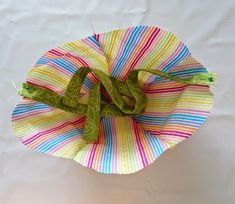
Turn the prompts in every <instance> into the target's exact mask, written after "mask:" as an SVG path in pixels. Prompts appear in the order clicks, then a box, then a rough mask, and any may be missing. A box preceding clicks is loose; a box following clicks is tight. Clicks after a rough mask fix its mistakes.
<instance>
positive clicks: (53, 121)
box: [12, 26, 215, 174]
mask: <svg viewBox="0 0 235 204" xmlns="http://www.w3.org/2000/svg"><path fill="white" fill-rule="evenodd" d="M214 81H215V74H213V73H208V71H207V69H206V68H205V67H204V66H203V65H202V64H200V63H199V62H198V61H197V60H196V59H194V58H193V56H192V55H191V53H190V52H189V50H188V48H187V47H186V46H185V45H184V44H183V43H182V42H181V41H180V40H179V39H177V38H176V36H175V35H174V34H172V33H170V32H167V31H164V30H162V29H161V28H158V27H151V26H137V27H130V28H127V29H119V30H113V31H110V32H106V33H101V34H94V35H92V36H90V37H87V38H84V39H82V40H78V41H73V42H69V43H66V44H64V45H62V46H60V47H57V48H54V49H51V50H49V51H48V52H46V53H45V54H43V56H42V57H41V58H40V59H39V60H38V61H37V62H36V64H35V65H34V66H33V68H32V69H31V71H30V72H29V73H28V75H27V78H26V82H25V83H23V86H22V89H21V90H20V91H19V94H20V95H21V96H23V97H22V98H21V99H20V101H19V103H18V104H17V105H16V107H15V109H14V111H13V114H12V124H13V130H14V132H15V134H16V136H17V137H19V139H20V140H21V142H22V143H23V144H24V145H26V146H28V147H29V148H31V149H33V150H35V151H38V152H43V153H46V154H49V155H53V156H58V157H64V158H69V159H73V160H74V161H76V162H78V163H80V164H82V165H83V166H85V167H88V168H91V169H94V170H96V171H98V172H101V173H108V174H129V173H134V172H136V171H139V170H141V169H143V168H144V167H146V166H148V165H150V164H152V163H153V162H154V161H155V160H156V159H157V158H158V157H159V156H160V155H161V154H162V153H163V152H165V151H166V150H167V149H169V148H172V147H174V146H175V145H176V144H178V143H180V142H182V141H183V140H185V139H187V138H189V137H190V136H191V135H192V134H193V133H194V132H195V131H196V130H197V129H198V128H199V127H200V126H201V125H202V124H203V123H204V122H205V120H206V118H207V117H208V114H209V112H210V110H211V108H212V106H213V96H212V93H211V92H210V85H212V84H213V83H214Z"/></svg>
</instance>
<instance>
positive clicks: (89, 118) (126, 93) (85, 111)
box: [19, 67, 216, 142]
mask: <svg viewBox="0 0 235 204" xmlns="http://www.w3.org/2000/svg"><path fill="white" fill-rule="evenodd" d="M141 71H142V72H148V73H151V74H154V75H159V76H161V77H163V78H166V79H169V80H172V81H176V82H179V83H183V84H197V85H212V84H214V82H215V78H216V76H215V74H214V73H207V72H205V73H204V72H203V73H199V74H196V75H194V76H192V77H189V78H186V79H181V78H178V77H173V76H171V75H170V74H168V73H165V72H163V71H160V70H145V69H138V70H133V71H130V72H129V74H128V76H127V80H126V81H120V80H118V79H116V78H114V77H110V76H108V75H107V74H105V73H104V72H102V71H100V70H97V69H93V68H89V67H81V68H79V69H78V70H77V71H76V72H75V74H74V75H73V77H72V78H71V80H70V82H69V84H68V86H67V88H66V91H65V94H64V95H63V96H62V95H59V94H57V93H55V92H53V91H50V90H48V89H45V88H40V87H38V86H34V85H31V84H28V83H23V86H22V89H21V90H20V91H19V95H21V96H24V97H27V98H30V99H32V100H35V101H39V102H42V103H45V104H48V105H50V106H53V107H56V108H59V109H62V110H64V111H68V112H71V113H77V114H80V115H85V116H86V121H85V127H84V132H83V138H84V139H85V140H87V141H88V142H91V141H97V139H98V133H99V124H100V117H102V116H132V115H138V114H140V113H142V112H143V111H144V108H145V106H146V103H147V99H146V97H145V95H144V94H143V92H142V90H141V88H140V85H139V82H138V73H139V72H141ZM89 72H93V73H94V74H95V75H96V76H97V77H98V79H99V82H98V83H97V84H95V85H94V86H93V87H92V88H91V90H90V93H89V98H88V104H81V103H79V102H78V99H79V94H80V90H81V87H82V83H83V81H84V79H85V77H86V76H87V74H88V73H89ZM101 84H102V85H103V86H104V88H105V89H106V91H107V92H108V94H109V96H110V98H111V99H112V102H111V103H106V104H101V93H100V86H101Z"/></svg>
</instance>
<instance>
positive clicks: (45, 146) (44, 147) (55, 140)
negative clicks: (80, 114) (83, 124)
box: [35, 128, 82, 153]
mask: <svg viewBox="0 0 235 204" xmlns="http://www.w3.org/2000/svg"><path fill="white" fill-rule="evenodd" d="M81 133H82V130H81V129H77V128H76V129H72V130H69V131H67V132H64V133H63V134H59V135H57V136H55V137H52V138H50V139H48V140H46V141H44V142H43V143H41V144H40V145H38V146H37V147H36V148H35V150H37V151H40V152H45V153H46V152H48V151H49V150H50V149H52V148H53V147H55V146H56V145H58V144H60V143H62V142H63V141H65V140H67V139H70V138H72V137H76V136H78V135H81Z"/></svg>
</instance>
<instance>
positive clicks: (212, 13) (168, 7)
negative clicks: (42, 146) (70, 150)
mask: <svg viewBox="0 0 235 204" xmlns="http://www.w3.org/2000/svg"><path fill="white" fill-rule="evenodd" d="M91 24H92V25H93V27H94V30H95V32H96V33H99V32H105V31H109V30H112V29H116V28H125V27H128V26H134V25H140V24H145V25H153V26H160V27H162V28H164V29H166V30H168V31H171V32H173V33H175V34H176V35H177V36H178V37H179V38H180V39H181V40H182V41H184V42H185V43H186V44H187V45H188V46H189V48H190V50H191V52H192V54H193V56H194V57H195V58H196V59H198V60H199V61H200V62H201V63H203V64H204V65H205V66H206V67H207V68H208V69H209V71H214V72H217V74H218V80H217V83H216V85H215V86H214V87H213V92H214V95H215V106H214V109H213V111H212V113H211V115H210V116H209V118H208V119H207V121H206V123H205V124H204V125H203V126H202V128H201V129H200V130H199V131H198V132H197V133H196V134H195V135H194V136H193V137H191V138H190V139H188V140H186V141H184V142H183V143H181V144H179V145H178V146H176V148H175V149H173V150H169V151H167V152H166V153H165V154H164V155H163V156H162V157H160V158H159V159H158V160H157V161H156V162H155V163H154V164H153V165H151V166H149V167H147V168H146V169H144V170H142V171H140V172H138V173H135V174H131V175H126V176H121V175H103V174H98V173H96V172H95V171H93V170H90V169H87V168H84V167H82V166H81V165H79V164H77V163H75V162H73V161H70V160H66V159H61V158H56V157H51V156H47V155H45V154H40V153H37V152H33V151H31V150H29V149H28V148H26V147H25V146H23V145H22V144H21V143H20V142H19V140H18V139H17V138H16V137H15V136H14V134H13V132H12V129H11V123H10V118H11V116H10V115H11V112H12V110H13V108H14V106H15V105H16V103H17V102H18V100H19V98H20V97H19V96H18V95H17V92H16V90H15V89H14V88H13V86H12V85H11V84H10V81H14V82H15V83H16V86H18V87H20V84H21V82H24V81H25V77H26V73H27V71H29V70H30V69H31V67H32V65H33V64H34V63H35V61H36V60H37V59H38V58H39V57H40V56H41V55H42V54H43V52H45V51H47V50H48V49H50V48H53V47H56V46H58V45H61V44H62V43H65V42H68V41H73V40H77V39H80V38H83V37H85V36H87V35H91V34H92V32H93V31H92V28H91ZM234 32H235V1H234V0H203V1H199V0H194V1H193V0H189V1H186V0H171V1H170V0H164V1H163V0H162V1H160V0H158V1H157V0H135V1H134V0H103V1H102V0H67V1H66V0H63V1H62V0H17V1H16V0H15V1H14V0H0V71H1V74H0V97H1V98H0V99H1V101H0V203H1V204H32V203H33V204H54V203H56V204H65V203H66V204H67V203H69V204H75V203H81V204H83V203H84V204H96V203H97V204H109V203H111V204H118V203H124V204H125V203H128V204H132V203H135V204H143V203H146V204H152V203H154V204H155V203H161V204H168V203H174V204H189V203H190V204H232V203H235V158H234V156H235V109H234V102H235V94H234V93H235V80H234V78H235V71H234V70H235V68H234V63H233V62H234V58H235V49H234V48H235V34H234Z"/></svg>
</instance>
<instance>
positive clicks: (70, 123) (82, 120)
mask: <svg viewBox="0 0 235 204" xmlns="http://www.w3.org/2000/svg"><path fill="white" fill-rule="evenodd" d="M84 121H85V117H81V118H79V119H78V120H76V121H74V122H66V123H63V124H62V125H60V126H57V127H55V128H52V129H50V130H46V131H42V132H39V133H37V134H35V135H34V136H32V137H30V138H28V139H26V140H24V139H23V140H22V142H23V143H24V144H25V145H27V144H30V143H31V142H33V141H34V140H36V139H38V138H39V137H41V136H43V135H45V134H49V133H52V132H54V131H56V130H59V129H62V128H64V127H66V126H68V125H76V124H79V123H82V122H84Z"/></svg>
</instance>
